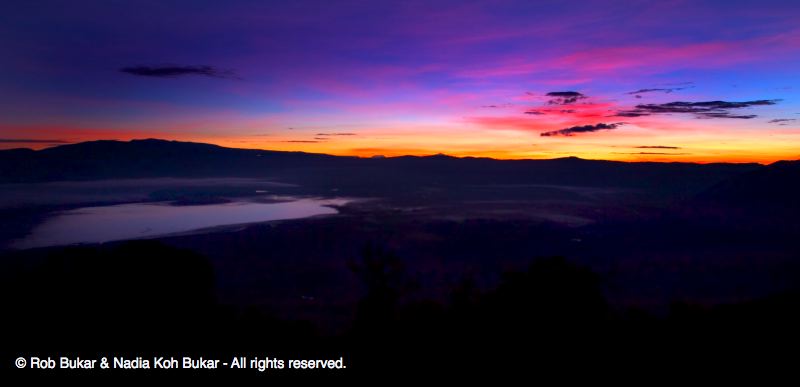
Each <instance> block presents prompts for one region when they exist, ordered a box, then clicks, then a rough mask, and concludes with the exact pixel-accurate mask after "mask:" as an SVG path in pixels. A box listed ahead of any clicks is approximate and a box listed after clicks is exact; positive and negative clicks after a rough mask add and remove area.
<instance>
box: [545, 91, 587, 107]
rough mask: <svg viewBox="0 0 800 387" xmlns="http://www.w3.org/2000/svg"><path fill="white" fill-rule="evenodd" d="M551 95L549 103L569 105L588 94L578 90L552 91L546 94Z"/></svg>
mask: <svg viewBox="0 0 800 387" xmlns="http://www.w3.org/2000/svg"><path fill="white" fill-rule="evenodd" d="M545 95H546V96H548V97H551V99H550V100H549V101H547V103H548V104H549V105H569V104H572V103H575V102H577V101H578V100H579V99H585V98H586V96H585V95H583V94H581V93H579V92H577V91H551V92H549V93H547V94H545Z"/></svg>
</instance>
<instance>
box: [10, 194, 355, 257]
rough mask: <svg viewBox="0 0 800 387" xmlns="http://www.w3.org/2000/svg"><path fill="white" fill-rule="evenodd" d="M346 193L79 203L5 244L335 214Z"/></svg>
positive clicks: (104, 238) (90, 239)
mask: <svg viewBox="0 0 800 387" xmlns="http://www.w3.org/2000/svg"><path fill="white" fill-rule="evenodd" d="M348 201H349V200H348V199H313V198H294V199H293V200H289V201H282V202H277V203H260V202H254V201H234V202H230V203H223V204H207V205H190V206H176V205H172V204H171V203H170V202H156V203H132V204H120V205H112V206H99V207H84V208H78V209H74V210H68V211H62V212H59V213H57V214H56V215H54V216H53V217H51V218H48V219H47V220H45V221H44V222H43V223H42V224H40V225H38V226H36V227H35V228H34V229H33V231H32V232H31V233H30V234H29V235H27V236H26V237H24V238H22V239H19V240H16V241H14V242H13V243H12V244H11V247H13V248H17V249H27V248H34V247H47V246H59V245H70V244H76V243H102V242H110V241H116V240H124V239H137V238H149V237H154V236H159V235H167V234H173V233H181V232H187V231H192V230H199V229H205V228H209V227H217V226H225V225H234V224H244V223H256V222H265V221H272V220H283V219H297V218H305V217H310V216H316V215H328V214H335V213H337V212H338V211H337V210H336V209H335V208H334V207H332V206H339V205H344V204H346V203H347V202H348Z"/></svg>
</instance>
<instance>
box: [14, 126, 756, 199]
mask: <svg viewBox="0 0 800 387" xmlns="http://www.w3.org/2000/svg"><path fill="white" fill-rule="evenodd" d="M759 168H761V166H760V165H758V164H725V163H719V164H693V163H651V162H642V163H626V162H615V161H599V160H584V159H579V158H575V157H569V158H561V159H550V160H496V159H489V158H473V157H465V158H456V157H450V156H445V155H436V156H426V157H416V156H402V157H392V158H381V159H366V158H357V157H345V156H331V155H324V154H312V153H303V152H279V151H265V150H251V149H234V148H224V147H220V146H215V145H210V144H200V143H188V142H176V141H164V140H154V139H149V140H133V141H130V142H120V141H92V142H85V143H79V144H72V145H63V146H58V147H54V148H48V149H44V150H39V151H32V150H25V149H15V150H6V151H0V182H3V183H9V182H42V181H65V180H66V181H76V180H78V181H79V180H101V179H119V178H152V177H256V178H269V179H275V180H279V181H283V182H288V183H296V184H300V185H302V186H304V187H308V188H310V189H316V188H318V189H320V190H330V189H336V190H337V191H338V190H341V191H343V192H346V193H348V194H360V195H363V194H370V195H381V194H384V193H392V192H397V191H402V190H403V189H416V188H418V187H421V186H439V187H455V186H465V185H474V184H481V185H489V184H497V185H509V184H512V185H520V184H541V185H573V186H588V187H617V188H633V189H644V190H650V191H657V192H663V193H668V194H672V193H677V194H694V193H697V192H700V191H702V190H704V189H706V188H708V187H710V186H712V185H713V184H715V183H717V182H719V181H722V180H724V179H727V178H730V177H732V176H735V175H738V174H741V173H744V172H749V171H754V170H757V169H759Z"/></svg>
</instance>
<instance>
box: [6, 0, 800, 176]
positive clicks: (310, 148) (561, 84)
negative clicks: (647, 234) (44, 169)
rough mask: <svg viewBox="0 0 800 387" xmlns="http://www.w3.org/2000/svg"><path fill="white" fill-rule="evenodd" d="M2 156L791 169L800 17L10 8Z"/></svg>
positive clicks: (602, 10) (668, 7)
mask: <svg viewBox="0 0 800 387" xmlns="http://www.w3.org/2000/svg"><path fill="white" fill-rule="evenodd" d="M0 47H2V56H1V57H0V70H2V71H0V148H16V147H30V148H36V149H38V148H43V147H48V146H53V145H57V144H64V143H72V142H79V141H87V140H96V139H118V140H128V139H134V138H164V139H173V140H182V141H199V142H209V143H214V144H219V145H223V146H230V147H239V148H262V149H275V150H298V151H307V152H324V153H331V154H338V155H359V156H372V155H386V156H392V155H401V154H415V155H424V154H434V153H440V152H441V153H447V154H451V155H455V156H487V157H496V158H555V157H565V156H578V157H582V158H592V159H611V160H629V161H638V160H653V161H696V162H710V161H735V162H742V161H758V162H772V161H776V160H779V159H797V158H800V2H798V1H797V0H793V1H764V0H761V1H735V0H725V1H697V0H694V1H672V0H665V1H631V0H626V1H553V2H547V1H436V0H433V1H431V0H428V1H397V2H389V1H330V0H329V1H280V2H269V1H213V2H202V1H96V2H92V1H76V2H72V1H51V2H47V1H17V2H4V3H3V4H2V5H0Z"/></svg>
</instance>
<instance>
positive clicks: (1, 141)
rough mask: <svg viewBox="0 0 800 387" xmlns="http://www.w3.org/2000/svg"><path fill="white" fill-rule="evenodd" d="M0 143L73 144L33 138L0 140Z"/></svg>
mask: <svg viewBox="0 0 800 387" xmlns="http://www.w3.org/2000/svg"><path fill="white" fill-rule="evenodd" d="M0 143H4V144H71V142H69V141H64V140H40V139H32V138H0Z"/></svg>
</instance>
